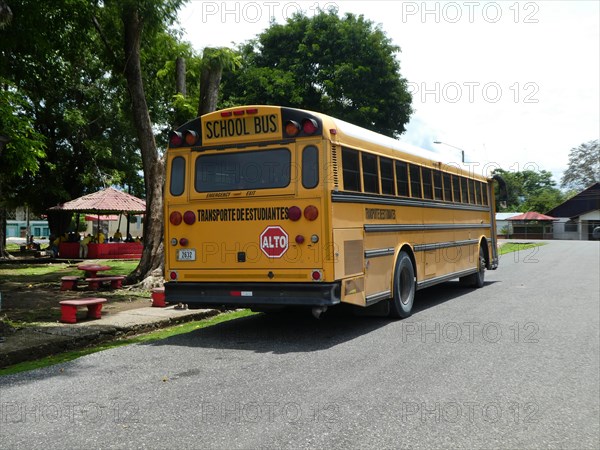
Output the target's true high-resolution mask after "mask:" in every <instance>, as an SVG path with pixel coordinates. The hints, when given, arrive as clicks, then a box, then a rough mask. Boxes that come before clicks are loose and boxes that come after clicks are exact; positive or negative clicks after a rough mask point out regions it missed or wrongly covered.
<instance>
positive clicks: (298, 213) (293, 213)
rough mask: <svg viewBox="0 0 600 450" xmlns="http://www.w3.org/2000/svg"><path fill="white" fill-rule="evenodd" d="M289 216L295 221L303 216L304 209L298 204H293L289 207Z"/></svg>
mask: <svg viewBox="0 0 600 450" xmlns="http://www.w3.org/2000/svg"><path fill="white" fill-rule="evenodd" d="M288 217H289V218H290V220H293V221H294V222H295V221H297V220H300V217H302V210H301V209H300V208H298V207H297V206H292V207H291V208H290V209H288Z"/></svg>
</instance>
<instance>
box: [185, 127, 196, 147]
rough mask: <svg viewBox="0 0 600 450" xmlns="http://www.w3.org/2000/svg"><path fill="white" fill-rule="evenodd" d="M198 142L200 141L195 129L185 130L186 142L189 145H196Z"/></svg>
mask: <svg viewBox="0 0 600 450" xmlns="http://www.w3.org/2000/svg"><path fill="white" fill-rule="evenodd" d="M196 142H198V133H196V132H195V131H193V130H187V131H186V132H185V143H186V144H187V145H190V146H192V145H194V144H195V143H196Z"/></svg>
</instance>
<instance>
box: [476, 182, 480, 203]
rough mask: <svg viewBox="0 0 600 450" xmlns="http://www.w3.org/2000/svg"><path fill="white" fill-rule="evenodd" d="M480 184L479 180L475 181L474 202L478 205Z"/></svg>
mask: <svg viewBox="0 0 600 450" xmlns="http://www.w3.org/2000/svg"><path fill="white" fill-rule="evenodd" d="M480 189H481V185H480V183H479V181H476V182H475V203H477V204H478V205H481V191H480Z"/></svg>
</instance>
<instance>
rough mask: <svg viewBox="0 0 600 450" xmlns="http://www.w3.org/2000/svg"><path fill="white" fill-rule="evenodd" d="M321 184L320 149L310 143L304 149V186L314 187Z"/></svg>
mask: <svg viewBox="0 0 600 450" xmlns="http://www.w3.org/2000/svg"><path fill="white" fill-rule="evenodd" d="M317 184H319V149H318V148H317V147H315V146H314V145H308V146H306V147H304V149H303V150H302V186H304V188H305V189H312V188H314V187H316V186H317Z"/></svg>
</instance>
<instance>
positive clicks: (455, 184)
mask: <svg viewBox="0 0 600 450" xmlns="http://www.w3.org/2000/svg"><path fill="white" fill-rule="evenodd" d="M452 191H453V192H454V202H455V203H460V181H459V180H458V176H457V175H452ZM446 200H447V199H446Z"/></svg>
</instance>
